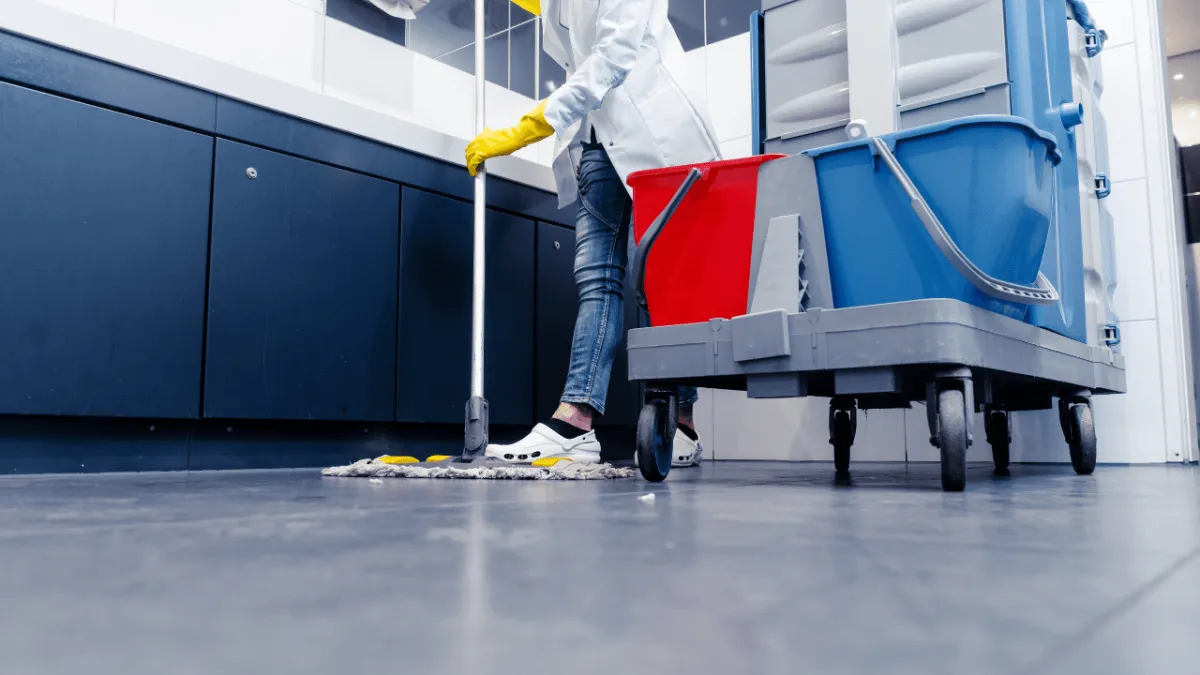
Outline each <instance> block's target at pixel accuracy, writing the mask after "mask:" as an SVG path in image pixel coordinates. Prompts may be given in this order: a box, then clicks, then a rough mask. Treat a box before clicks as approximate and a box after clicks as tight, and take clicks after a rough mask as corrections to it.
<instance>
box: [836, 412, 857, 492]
mask: <svg viewBox="0 0 1200 675" xmlns="http://www.w3.org/2000/svg"><path fill="white" fill-rule="evenodd" d="M857 431H858V406H857V403H856V402H855V401H854V399H841V398H835V399H834V400H833V401H832V402H830V404H829V443H830V445H832V446H833V468H834V470H835V471H836V472H837V473H838V474H846V473H849V471H850V448H851V447H853V446H854V436H855V434H856V433H857Z"/></svg>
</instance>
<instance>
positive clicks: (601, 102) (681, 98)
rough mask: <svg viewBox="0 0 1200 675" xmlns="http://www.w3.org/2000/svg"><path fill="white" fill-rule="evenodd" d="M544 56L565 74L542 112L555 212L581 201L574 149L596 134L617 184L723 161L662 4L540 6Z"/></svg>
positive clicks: (599, 1) (564, 1)
mask: <svg viewBox="0 0 1200 675" xmlns="http://www.w3.org/2000/svg"><path fill="white" fill-rule="evenodd" d="M542 48H543V49H544V50H545V51H546V54H547V55H548V56H550V58H552V59H554V60H555V61H556V62H558V64H559V65H560V66H562V67H563V69H565V70H566V71H567V79H566V82H564V83H563V84H562V86H560V87H559V88H558V89H556V90H555V91H554V92H553V93H552V94H550V96H549V100H548V101H547V103H546V121H547V122H549V123H550V126H552V127H554V131H555V133H556V136H557V140H556V143H557V145H556V147H555V152H554V179H555V182H556V183H557V186H558V200H559V205H560V206H566V205H568V204H570V203H572V202H574V201H575V199H576V197H577V192H578V186H577V183H576V181H577V178H576V172H577V171H578V167H579V158H580V155H581V154H582V150H581V148H580V145H581V143H582V142H583V141H584V140H586V139H587V138H588V137H589V135H590V130H591V128H592V127H595V130H596V137H597V140H599V141H601V142H602V143H604V145H605V150H607V151H608V156H609V158H610V159H611V160H612V163H613V167H614V168H616V170H617V173H618V174H620V176H621V179H622V180H625V179H626V177H627V176H628V175H629V174H630V173H633V172H634V171H640V170H642V169H658V168H662V167H666V166H678V165H680V164H693V163H697V162H708V161H712V160H715V159H720V150H719V149H718V147H717V138H716V134H715V133H713V126H712V123H711V122H710V121H709V116H708V111H707V110H705V109H704V107H703V106H702V105H701V103H700V102H701V101H702V100H703V99H702V98H701V97H700V96H699V95H698V93H697V92H695V91H692V87H691V85H690V84H689V78H688V76H687V66H686V63H685V61H684V58H685V57H684V52H683V46H682V45H680V43H679V37H678V36H677V35H675V30H674V29H673V28H672V27H671V24H670V22H669V21H668V20H667V0H542Z"/></svg>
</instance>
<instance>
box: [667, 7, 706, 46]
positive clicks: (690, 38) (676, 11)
mask: <svg viewBox="0 0 1200 675" xmlns="http://www.w3.org/2000/svg"><path fill="white" fill-rule="evenodd" d="M667 16H668V17H669V18H670V19H671V25H672V26H674V27H675V32H676V33H677V34H678V35H679V41H680V42H681V43H682V44H683V48H684V50H685V51H689V52H690V51H691V50H693V49H699V48H700V47H703V46H704V2H702V1H701V0H670V4H669V5H668V6H667Z"/></svg>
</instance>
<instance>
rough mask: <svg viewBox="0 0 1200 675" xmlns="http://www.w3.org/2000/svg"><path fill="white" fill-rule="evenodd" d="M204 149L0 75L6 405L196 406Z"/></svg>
mask: <svg viewBox="0 0 1200 675" xmlns="http://www.w3.org/2000/svg"><path fill="white" fill-rule="evenodd" d="M212 152H213V139H212V138H210V137H207V136H202V135H199V134H196V133H192V132H190V131H184V130H181V129H177V128H173V127H169V126H166V125H163V124H159V123H156V122H150V121H146V120H143V119H139V118H136V117H132V116H128V115H124V114H121V113H115V112H112V111H108V110H104V109H101V108H96V107H93V106H90V105H87V104H83V103H78V102H75V101H70V100H66V99H62V98H58V97H56V96H52V95H49V94H44V93H41V92H36V91H32V90H29V89H24V88H21V87H17V86H13V85H10V84H4V83H0V354H3V358H0V413H5V414H22V415H94V416H112V417H152V418H171V417H175V418H187V417H196V416H197V415H198V414H199V410H200V362H201V353H202V341H203V330H204V328H203V326H204V323H203V322H204V273H205V272H204V270H205V255H206V251H207V248H208V200H209V189H210V185H211V169H212Z"/></svg>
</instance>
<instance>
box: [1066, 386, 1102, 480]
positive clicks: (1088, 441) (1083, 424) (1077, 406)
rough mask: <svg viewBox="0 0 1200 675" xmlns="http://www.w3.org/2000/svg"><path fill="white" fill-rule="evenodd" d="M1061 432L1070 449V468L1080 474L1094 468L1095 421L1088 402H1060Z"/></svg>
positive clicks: (1085, 473)
mask: <svg viewBox="0 0 1200 675" xmlns="http://www.w3.org/2000/svg"><path fill="white" fill-rule="evenodd" d="M1059 405H1060V406H1062V409H1061V414H1062V415H1063V432H1064V435H1066V437H1067V445H1068V447H1070V449H1071V468H1073V469H1075V473H1077V474H1079V475H1080V476H1090V475H1091V474H1092V472H1094V471H1095V470H1096V423H1095V421H1094V419H1093V417H1092V404H1091V403H1090V402H1078V401H1074V402H1060V403H1059Z"/></svg>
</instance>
